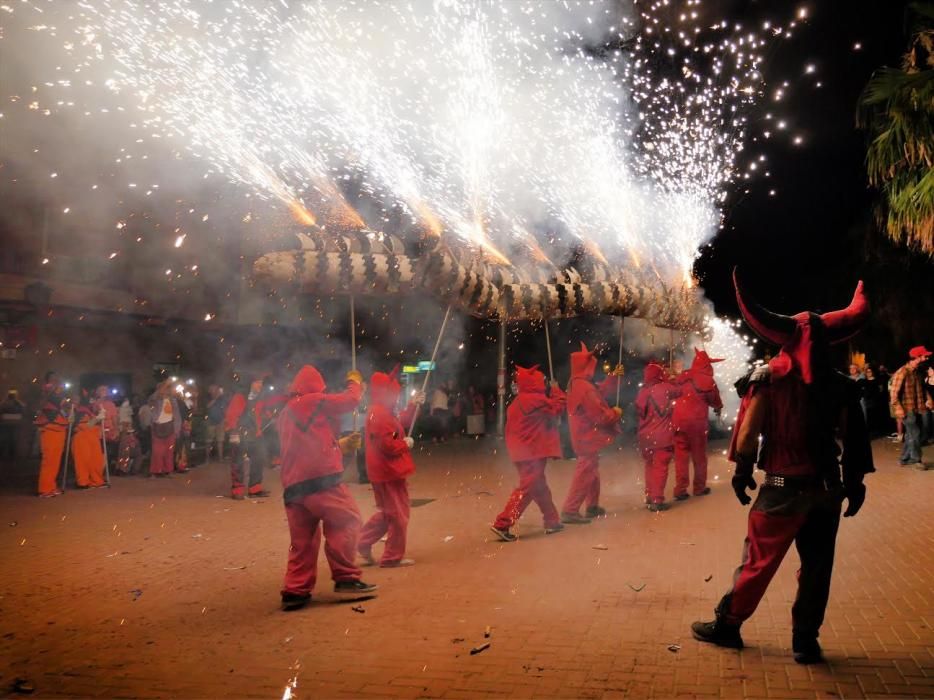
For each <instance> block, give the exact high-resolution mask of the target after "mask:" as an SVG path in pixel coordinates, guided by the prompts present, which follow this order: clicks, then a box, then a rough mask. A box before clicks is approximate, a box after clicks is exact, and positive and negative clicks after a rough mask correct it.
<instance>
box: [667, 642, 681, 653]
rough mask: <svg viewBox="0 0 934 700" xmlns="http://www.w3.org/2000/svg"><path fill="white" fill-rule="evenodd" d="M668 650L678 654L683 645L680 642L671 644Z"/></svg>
mask: <svg viewBox="0 0 934 700" xmlns="http://www.w3.org/2000/svg"><path fill="white" fill-rule="evenodd" d="M668 651H670V652H672V653H673V654H677V653H678V652H679V651H681V645H680V644H669V645H668Z"/></svg>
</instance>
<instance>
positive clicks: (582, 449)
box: [561, 343, 623, 525]
mask: <svg viewBox="0 0 934 700" xmlns="http://www.w3.org/2000/svg"><path fill="white" fill-rule="evenodd" d="M596 369H597V358H596V357H595V356H594V354H593V353H592V352H590V350H588V349H587V346H586V345H584V343H581V349H580V350H579V351H578V352H572V353H571V381H570V382H569V383H568V396H567V409H568V425H569V427H570V429H571V446H572V447H573V448H574V452H575V453H576V454H577V468H576V469H575V470H574V478H573V479H572V481H571V486H570V488H569V489H568V495H567V498H566V499H565V500H564V505H563V506H561V522H562V523H570V524H575V525H577V524H586V523H589V522H590V519H591V518H596V517H598V516H601V515H605V514H606V511H605V510H604V509H603V508H601V507H600V505H599V503H600V450H602V449H603V448H604V447H606V446H607V445H611V444H613V441H614V440H615V439H616V436H617V435H619V433H620V424H619V421H620V417H621V416H622V415H623V411H622V409H621V408H619V407H618V406H617V407H614V408H610V406H609V404H608V403H607V402H606V400H605V399H604V396H605V395H606V394H607V393H608V392H609V386H610V385H612V387H613V389H614V390H615V387H616V382H617V381H619V378H618V377H616V376H614V377H607V379H606V381H605V382H604V383H603V384H601V386H600V388H598V387H597V386H595V385H594V383H593V375H594V372H595V371H596ZM583 503H586V505H587V514H586V516H581V514H580V507H581V504H583Z"/></svg>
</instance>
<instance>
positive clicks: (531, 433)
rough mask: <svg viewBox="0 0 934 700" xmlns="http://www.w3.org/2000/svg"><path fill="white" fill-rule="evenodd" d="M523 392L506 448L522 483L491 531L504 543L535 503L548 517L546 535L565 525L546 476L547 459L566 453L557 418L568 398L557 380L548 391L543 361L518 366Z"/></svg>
mask: <svg viewBox="0 0 934 700" xmlns="http://www.w3.org/2000/svg"><path fill="white" fill-rule="evenodd" d="M516 385H517V386H518V388H519V395H518V396H516V398H515V399H514V400H513V402H512V403H511V404H509V408H507V409H506V449H507V450H508V451H509V458H510V459H511V460H512V461H513V463H514V464H515V465H516V469H517V470H518V472H519V486H517V487H516V489H515V490H514V491H513V492H512V495H511V496H510V497H509V500H508V501H507V502H506V507H505V508H503V512H502V513H500V514H499V515H498V516H497V518H496V522H494V523H493V526H492V528H491V529H492V530H493V532H494V533H496V536H497V537H499V539H501V540H503V541H504V542H513V541H515V539H516V535H515V534H514V533H513V532H511V528H512V526H513V525H515V524H516V521H518V520H519V518H520V516H521V515H522V513H523V512H524V511H525V509H526V508H527V507H528V506H529V504H530V503H531V502H532V501H534V502H535V505H537V506H538V508H539V510H541V511H542V516H543V517H544V518H545V534H546V535H550V534H553V533H555V532H560V531H561V530H563V529H564V525H562V524H561V519H560V517H559V515H558V509H557V508H555V503H554V501H553V500H552V498H551V489H549V488H548V482H547V481H546V480H545V464H546V463H547V461H548V458H549V457H550V458H554V459H559V458H560V457H561V438H560V436H559V435H558V418H559V417H560V416H561V414H562V413H564V410H565V405H566V401H567V397H566V396H565V394H564V392H563V391H561V389H560V387H558V385H557V383H552V385H551V391H550V394H549V393H546V391H545V375H544V374H542V373H541V372H540V371H539V369H538V365H535V366H534V367H530V368H528V369H526V368H525V367H519V366H518V365H517V366H516Z"/></svg>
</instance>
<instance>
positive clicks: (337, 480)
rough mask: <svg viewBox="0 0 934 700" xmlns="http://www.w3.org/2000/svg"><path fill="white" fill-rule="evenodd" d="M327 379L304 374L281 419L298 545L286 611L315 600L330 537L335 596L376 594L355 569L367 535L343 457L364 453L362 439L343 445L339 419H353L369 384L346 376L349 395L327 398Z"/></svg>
mask: <svg viewBox="0 0 934 700" xmlns="http://www.w3.org/2000/svg"><path fill="white" fill-rule="evenodd" d="M326 388H327V387H326V385H325V383H324V379H323V378H322V377H321V374H320V373H319V372H318V370H317V369H315V368H314V367H312V366H311V365H305V366H304V367H302V368H301V369H300V370H299V371H298V374H296V375H295V379H294V380H293V381H292V384H291V385H290V386H289V399H288V401H287V403H286V404H285V407H284V408H283V409H282V411H281V412H280V413H279V417H278V419H277V421H278V423H277V424H278V427H279V442H280V448H281V455H282V486H283V487H284V492H283V494H282V497H283V499H284V501H285V515H286V518H287V519H288V521H289V534H290V535H291V539H292V543H291V546H290V547H289V562H288V567H287V569H286V572H285V583H284V584H283V586H282V607H283V609H284V610H294V609H297V608H300V607H302V606H303V605H305V604H306V603H307V602H308V601H309V600H310V599H311V591H312V589H314V587H315V582H316V580H317V577H318V548H319V547H320V544H321V532H322V529H323V530H324V554H325V556H326V557H327V560H328V565H329V566H330V567H331V577H332V578H333V579H334V592H335V593H339V594H342V595H351V596H370V595H373V592H374V591H375V590H376V586H372V585H370V584H367V583H364V582H363V581H361V580H360V575H361V573H362V572H361V571H360V569H359V567H357V565H356V564H354V557H355V556H356V552H357V538H358V536H359V534H360V522H361V520H360V511H359V510H358V509H357V504H356V503H355V502H354V499H353V497H352V496H351V495H350V491H349V490H348V489H347V487H346V486H345V485H344V484H343V483H342V477H343V464H342V461H341V454H342V452H346V451H352V450H353V449H354V448H355V447H359V445H360V436H359V434H354V435H352V436H348V437H346V438H342V439H341V441H338V440H337V438H336V437H335V435H336V431H337V420H338V418H339V417H340V416H341V415H343V414H346V413H350V412H351V411H352V410H353V409H354V408H355V407H356V406H357V404H359V403H360V397H361V396H362V395H363V377H362V376H361V375H360V373H359V372H357V371H356V370H354V371H351V372H348V374H347V388H346V389H345V390H344V391H342V392H339V393H335V394H326V393H325V389H326Z"/></svg>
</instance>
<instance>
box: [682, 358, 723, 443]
mask: <svg viewBox="0 0 934 700" xmlns="http://www.w3.org/2000/svg"><path fill="white" fill-rule="evenodd" d="M714 362H723V360H721V359H712V358H711V357H710V355H708V354H707V353H706V352H704V351H703V350H697V349H695V350H694V361H693V362H692V363H691V368H690V369H688V370H686V371H684V372H682V373H681V374H679V375H678V377H677V378H676V379H675V382H674V383H675V386H677V387H678V389H680V390H681V396H680V397H679V398H678V399H676V400H675V406H674V413H673V414H672V422H673V423H674V427H675V430H680V431H683V432H690V431H692V430H706V429H707V418H708V416H707V413H708V411H709V410H710V409H711V408H712V409H714V410H715V411H719V410H720V409H721V408H723V401H721V399H720V390H719V389H718V388H717V382H715V381H714V378H713V364H712V363H714Z"/></svg>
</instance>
